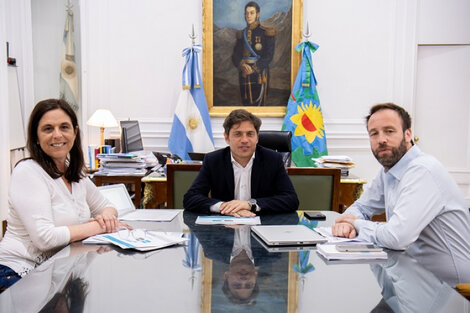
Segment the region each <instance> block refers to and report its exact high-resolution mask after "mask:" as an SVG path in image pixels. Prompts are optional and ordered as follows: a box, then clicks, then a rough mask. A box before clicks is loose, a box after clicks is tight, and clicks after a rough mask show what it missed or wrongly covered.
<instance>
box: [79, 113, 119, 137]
mask: <svg viewBox="0 0 470 313" xmlns="http://www.w3.org/2000/svg"><path fill="white" fill-rule="evenodd" d="M86 123H87V125H90V126H96V127H99V128H100V143H101V145H102V146H103V145H104V128H105V127H118V122H117V121H116V119H115V118H114V116H113V114H112V113H111V111H109V110H103V109H98V110H96V111H95V113H93V115H92V116H91V117H90V119H89V120H88V121H87V122H86Z"/></svg>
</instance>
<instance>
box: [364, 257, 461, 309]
mask: <svg viewBox="0 0 470 313" xmlns="http://www.w3.org/2000/svg"><path fill="white" fill-rule="evenodd" d="M370 267H371V270H372V272H373V273H374V274H375V276H376V278H377V281H378V283H379V285H380V286H381V287H382V296H383V299H382V300H381V301H380V302H379V303H378V304H377V306H376V308H375V309H374V310H372V312H429V313H432V312H464V307H465V306H464V305H465V302H462V300H463V298H462V297H460V296H459V295H458V294H457V293H456V292H455V290H453V289H452V288H451V287H450V286H449V285H448V284H447V283H445V282H443V281H441V280H439V279H438V278H437V277H436V276H435V275H433V274H432V273H431V272H429V271H428V270H426V269H425V268H424V267H423V266H422V265H421V264H420V263H418V262H417V261H416V260H415V259H413V258H411V257H410V256H409V255H407V254H406V253H405V252H401V251H388V259H387V261H386V262H385V263H383V264H371V265H370Z"/></svg>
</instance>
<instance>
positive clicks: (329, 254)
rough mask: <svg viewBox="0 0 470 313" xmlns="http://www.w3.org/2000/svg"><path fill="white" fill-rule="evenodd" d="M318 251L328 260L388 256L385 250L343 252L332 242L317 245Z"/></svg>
mask: <svg viewBox="0 0 470 313" xmlns="http://www.w3.org/2000/svg"><path fill="white" fill-rule="evenodd" d="M317 252H318V254H320V255H322V256H323V257H325V258H326V259H327V260H371V259H386V258H387V253H386V252H385V251H373V252H372V251H367V252H341V251H338V250H337V249H336V245H331V244H323V245H317Z"/></svg>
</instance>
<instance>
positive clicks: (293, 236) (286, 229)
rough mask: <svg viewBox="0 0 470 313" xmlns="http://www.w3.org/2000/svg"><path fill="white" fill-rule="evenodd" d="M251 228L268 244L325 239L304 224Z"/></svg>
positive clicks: (305, 243)
mask: <svg viewBox="0 0 470 313" xmlns="http://www.w3.org/2000/svg"><path fill="white" fill-rule="evenodd" d="M251 230H252V232H253V233H255V234H256V235H257V236H258V237H259V238H261V239H262V240H263V241H264V242H265V243H266V244H267V245H268V246H296V245H314V244H317V243H323V242H326V241H327V239H326V238H325V237H323V236H322V235H320V234H318V233H317V232H315V231H313V230H311V229H310V228H308V227H306V226H304V225H257V226H252V227H251Z"/></svg>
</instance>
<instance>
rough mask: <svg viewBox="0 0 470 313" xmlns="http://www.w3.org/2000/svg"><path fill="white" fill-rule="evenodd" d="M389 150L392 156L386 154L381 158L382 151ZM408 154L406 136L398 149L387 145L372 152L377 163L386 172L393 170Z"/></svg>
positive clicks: (381, 145)
mask: <svg viewBox="0 0 470 313" xmlns="http://www.w3.org/2000/svg"><path fill="white" fill-rule="evenodd" d="M383 148H388V149H390V151H391V154H384V155H382V156H379V151H380V149H383ZM406 152H407V148H406V142H405V136H403V140H402V141H401V142H400V145H399V146H398V148H396V147H390V146H387V145H386V144H380V145H379V147H378V148H377V149H375V150H372V153H373V154H374V156H375V158H376V159H377V161H379V163H380V164H382V166H383V167H384V168H385V171H388V170H389V169H391V168H392V167H393V166H394V165H395V164H396V163H397V162H398V161H400V159H401V158H402V157H403V156H404V155H405V153H406Z"/></svg>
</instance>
